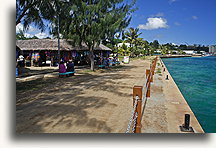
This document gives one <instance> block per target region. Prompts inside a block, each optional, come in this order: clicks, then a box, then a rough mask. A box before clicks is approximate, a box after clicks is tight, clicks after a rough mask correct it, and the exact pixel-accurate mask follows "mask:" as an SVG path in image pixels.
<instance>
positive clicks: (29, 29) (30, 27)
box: [28, 26, 39, 32]
mask: <svg viewBox="0 0 216 148" xmlns="http://www.w3.org/2000/svg"><path fill="white" fill-rule="evenodd" d="M35 31H39V30H38V29H37V28H34V27H32V26H29V28H28V32H35Z"/></svg>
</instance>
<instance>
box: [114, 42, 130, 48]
mask: <svg viewBox="0 0 216 148" xmlns="http://www.w3.org/2000/svg"><path fill="white" fill-rule="evenodd" d="M123 44H125V45H126V46H127V47H130V43H118V44H117V47H122V45H123Z"/></svg>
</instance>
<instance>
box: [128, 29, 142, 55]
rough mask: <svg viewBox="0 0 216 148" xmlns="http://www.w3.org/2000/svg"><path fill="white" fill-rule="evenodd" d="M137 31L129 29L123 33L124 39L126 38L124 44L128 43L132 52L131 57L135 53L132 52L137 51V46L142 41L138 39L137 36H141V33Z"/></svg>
mask: <svg viewBox="0 0 216 148" xmlns="http://www.w3.org/2000/svg"><path fill="white" fill-rule="evenodd" d="M138 31H139V29H138V28H135V29H134V28H132V27H130V28H129V29H128V31H126V32H125V33H124V37H125V38H126V40H125V42H127V43H130V49H131V52H132V56H133V54H134V52H135V51H134V50H137V46H138V45H139V44H140V41H141V40H142V38H138V37H139V35H141V34H142V33H138ZM133 47H135V48H133Z"/></svg>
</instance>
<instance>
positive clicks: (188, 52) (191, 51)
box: [183, 50, 197, 55]
mask: <svg viewBox="0 0 216 148" xmlns="http://www.w3.org/2000/svg"><path fill="white" fill-rule="evenodd" d="M183 52H185V53H186V54H188V55H193V54H196V53H197V51H194V50H183Z"/></svg>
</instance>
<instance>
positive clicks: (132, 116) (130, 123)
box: [126, 96, 139, 133]
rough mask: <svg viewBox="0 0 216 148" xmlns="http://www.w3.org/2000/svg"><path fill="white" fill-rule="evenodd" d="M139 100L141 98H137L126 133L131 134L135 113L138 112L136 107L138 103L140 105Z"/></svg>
mask: <svg viewBox="0 0 216 148" xmlns="http://www.w3.org/2000/svg"><path fill="white" fill-rule="evenodd" d="M138 99H139V97H138V96H136V98H135V102H134V106H133V110H132V112H131V118H130V121H129V123H128V127H127V131H126V133H129V132H130V129H131V125H132V121H133V120H134V112H135V110H136V106H137V103H138Z"/></svg>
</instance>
